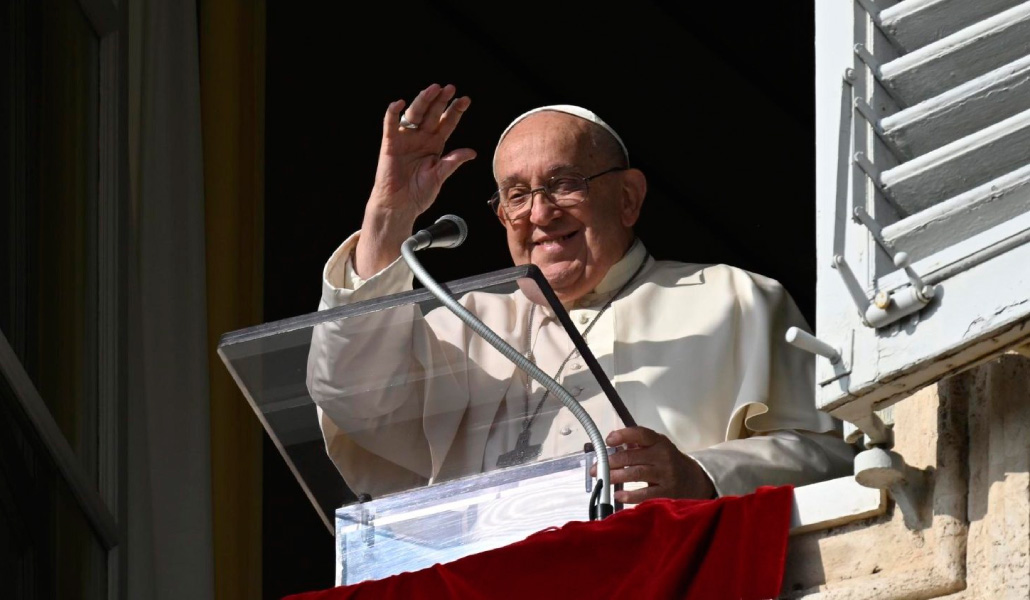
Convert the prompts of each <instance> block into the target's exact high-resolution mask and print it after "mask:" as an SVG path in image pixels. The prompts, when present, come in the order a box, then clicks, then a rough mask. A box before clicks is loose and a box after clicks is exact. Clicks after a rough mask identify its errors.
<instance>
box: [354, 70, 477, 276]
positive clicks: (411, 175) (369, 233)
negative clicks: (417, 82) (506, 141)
mask: <svg viewBox="0 0 1030 600" xmlns="http://www.w3.org/2000/svg"><path fill="white" fill-rule="evenodd" d="M455 93H456V89H455V87H454V86H453V85H450V84H448V85H445V86H443V87H441V86H439V85H438V84H435V83H434V84H432V85H430V86H429V87H427V88H426V89H424V90H422V91H421V92H419V94H418V96H416V97H415V99H414V100H413V101H412V102H411V105H410V106H408V107H407V108H405V102H404V101H403V100H397V101H395V102H392V103H391V104H390V105H389V107H387V109H386V115H385V116H384V117H383V138H382V143H381V145H380V148H379V164H378V166H377V168H376V177H375V185H374V186H373V188H372V194H371V196H370V197H369V200H368V204H367V205H366V207H365V220H364V222H363V223H362V227H361V237H360V239H359V241H358V247H357V249H356V256H355V268H356V269H357V271H358V274H359V275H361V276H363V277H368V276H371V275H372V274H374V273H377V272H379V271H380V270H382V269H383V268H385V267H386V266H388V265H389V264H390V263H391V262H393V261H394V260H395V259H396V258H397V257H398V256H399V255H400V245H401V242H403V241H404V239H406V238H407V237H408V236H409V235H411V229H412V227H413V225H414V223H415V219H416V218H417V217H418V216H419V215H421V214H422V213H423V212H425V211H426V210H427V209H428V208H429V207H430V206H432V204H433V202H434V201H435V200H436V197H437V196H438V195H439V193H440V188H441V186H443V183H444V182H445V181H446V180H447V178H448V177H450V176H451V175H452V174H453V173H454V171H456V170H457V168H458V167H459V166H461V165H462V164H463V163H465V162H467V161H469V160H471V159H473V158H475V156H476V153H475V151H474V150H472V149H471V148H459V149H456V150H453V151H451V152H449V153H447V154H446V155H444V154H443V151H444V146H445V145H446V143H447V140H448V138H450V136H451V133H453V132H454V128H455V127H457V125H458V122H459V121H460V120H461V116H462V114H463V113H464V112H465V111H466V110H467V109H468V107H469V105H470V104H471V102H472V101H471V100H470V99H469V98H468V96H462V97H460V98H455ZM402 116H403V118H404V120H403V121H402V120H401V117H402Z"/></svg>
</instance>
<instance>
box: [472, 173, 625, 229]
mask: <svg viewBox="0 0 1030 600" xmlns="http://www.w3.org/2000/svg"><path fill="white" fill-rule="evenodd" d="M627 168H628V167H612V168H610V169H606V170H604V171H601V172H600V173H597V174H595V175H590V176H587V177H584V176H582V175H577V174H574V173H566V174H562V175H555V176H554V177H552V178H550V179H548V180H547V182H546V183H545V184H544V185H542V186H540V187H536V188H531V187H529V186H528V185H526V184H524V183H515V184H512V185H510V186H507V187H503V188H501V189H499V190H497V191H496V192H494V195H493V196H491V197H490V200H488V201H487V203H488V204H489V205H490V210H492V211H493V212H494V214H496V215H497V216H498V217H500V216H501V215H502V214H503V215H504V216H505V217H507V219H508V221H517V220H518V219H521V218H522V217H524V216H526V215H527V214H529V211H530V208H531V207H532V206H533V198H534V197H536V194H537V192H543V193H544V197H545V198H546V199H547V200H548V201H550V202H551V204H554V205H555V206H557V207H559V208H568V207H570V206H575V205H577V204H579V203H580V202H583V201H584V200H586V197H587V192H588V190H589V188H590V185H589V184H590V181H591V180H592V179H596V178H598V177H600V176H602V175H607V174H608V173H615V172H617V171H625V170H626V169H627ZM502 211H503V212H502Z"/></svg>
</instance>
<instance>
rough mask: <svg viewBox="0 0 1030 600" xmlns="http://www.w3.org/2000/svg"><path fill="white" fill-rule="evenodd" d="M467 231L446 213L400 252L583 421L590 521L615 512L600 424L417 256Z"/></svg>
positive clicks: (459, 239) (447, 302)
mask: <svg viewBox="0 0 1030 600" xmlns="http://www.w3.org/2000/svg"><path fill="white" fill-rule="evenodd" d="M467 234H468V228H467V226H466V225H465V221H464V220H462V219H461V218H460V217H457V216H455V215H444V216H442V217H440V218H439V219H437V221H436V223H434V224H433V225H431V226H430V227H428V228H426V229H423V230H421V231H419V232H418V233H416V234H414V235H412V236H411V237H409V238H408V239H406V240H405V241H404V243H403V244H401V256H403V257H404V261H405V262H407V263H408V267H410V268H411V271H412V273H414V274H415V277H417V278H418V280H419V281H420V282H422V285H424V286H425V287H426V289H428V290H429V291H430V292H431V293H432V294H433V295H434V296H436V298H437V299H438V300H440V302H442V303H443V305H444V306H446V307H447V308H448V309H450V310H451V312H453V313H454V314H455V315H456V316H457V317H458V318H459V319H461V320H462V321H463V322H464V323H465V324H466V325H468V326H469V328H471V329H472V331H474V332H476V334H478V335H479V336H480V337H482V338H483V339H484V340H486V341H487V342H488V343H489V344H490V345H491V346H493V347H494V348H497V350H498V351H499V352H500V353H501V354H503V355H504V356H505V357H507V358H508V360H510V361H512V362H513V363H515V364H516V365H517V366H518V367H519V368H520V369H522V370H523V371H525V372H526V373H528V374H529V375H530V377H532V378H533V379H535V380H537V381H538V382H540V384H541V385H543V386H544V387H545V388H547V389H548V390H550V392H551V393H552V394H554V396H555V397H556V398H558V399H559V400H560V401H561V403H562V404H564V405H565V407H566V408H568V409H569V410H570V411H571V412H572V414H573V415H574V416H575V417H576V419H577V420H579V422H580V423H581V424H582V425H583V428H584V429H585V430H586V432H587V436H588V437H589V438H590V442H591V443H592V444H593V449H594V455H595V456H596V457H597V484H596V485H595V487H594V491H593V493H592V494H591V495H590V506H589V517H590V520H591V521H594V520H599V519H603V518H605V517H607V516H609V515H611V514H612V512H613V509H612V491H611V471H610V468H609V466H608V450H607V446H606V445H605V443H604V438H602V437H601V432H600V430H598V429H597V425H596V424H595V423H594V421H593V419H591V418H590V415H589V414H587V411H585V410H584V409H583V407H582V406H581V405H580V404H579V402H577V401H576V399H575V398H573V397H572V394H570V393H569V392H568V391H567V390H566V389H565V388H563V387H562V386H561V385H559V384H558V382H557V381H555V380H554V379H552V378H551V377H550V376H549V375H548V374H547V373H544V372H543V371H542V370H540V368H539V367H537V366H536V365H535V364H533V362H532V361H530V360H529V359H528V358H526V357H525V356H523V355H522V353H520V352H519V351H518V350H516V349H515V348H513V347H512V346H511V345H510V344H508V343H507V342H505V341H504V340H503V339H501V337H500V336H498V335H497V334H496V333H494V331H493V330H492V329H490V328H489V327H487V326H486V324H484V323H483V322H482V321H480V320H479V319H478V318H477V317H476V316H475V315H474V314H472V312H470V311H469V310H468V309H466V308H465V307H464V306H462V305H461V304H459V303H458V301H457V300H455V299H454V297H453V296H451V294H450V292H448V291H447V290H445V289H444V288H442V287H441V286H440V284H438V283H437V282H436V280H435V279H433V277H432V276H430V275H429V273H428V272H427V271H426V270H425V268H424V267H423V266H422V263H420V262H419V260H418V259H417V258H416V257H415V252H417V251H419V250H424V249H426V248H455V247H457V246H460V245H461V244H462V243H463V242H464V241H465V237H466V236H467Z"/></svg>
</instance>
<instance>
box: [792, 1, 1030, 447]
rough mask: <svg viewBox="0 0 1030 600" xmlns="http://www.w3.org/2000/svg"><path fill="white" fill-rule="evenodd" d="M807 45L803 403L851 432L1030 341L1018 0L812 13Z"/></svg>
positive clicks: (1028, 71)
mask: <svg viewBox="0 0 1030 600" xmlns="http://www.w3.org/2000/svg"><path fill="white" fill-rule="evenodd" d="M816 44H817V50H816V63H817V64H816V88H817V92H816V96H817V100H816V112H817V162H818V164H817V184H816V187H817V239H818V241H817V244H818V283H817V323H816V330H817V332H818V337H819V340H820V341H822V342H823V343H824V344H825V346H821V348H829V349H832V351H830V350H823V351H822V352H820V353H821V354H822V356H823V357H825V358H818V359H817V365H818V366H817V376H818V381H817V385H818V398H819V405H820V408H821V409H823V410H826V411H828V412H830V413H832V414H834V415H835V416H838V417H840V418H842V419H845V420H847V421H850V422H852V423H858V422H862V421H867V420H868V419H869V415H870V414H871V412H872V411H874V410H879V409H882V408H884V407H886V406H889V405H890V404H892V403H893V402H895V401H897V400H900V399H901V398H903V397H905V396H907V395H909V394H911V393H912V392H913V391H914V390H915V389H917V388H919V387H922V386H924V385H926V384H929V383H932V382H933V381H935V380H937V379H939V378H940V377H942V376H944V375H947V374H950V373H954V372H957V371H959V370H962V369H964V368H967V367H969V366H972V365H973V364H975V363H977V362H979V361H982V360H984V359H986V358H989V357H990V356H993V355H995V354H997V353H998V352H1001V351H1004V350H1005V349H1006V348H1009V347H1013V346H1015V345H1018V344H1023V343H1026V342H1027V341H1030V322H1028V319H1030V276H1028V274H1030V244H1028V243H1027V242H1028V241H1030V2H1015V1H1003V0H903V1H901V2H897V3H889V2H887V1H885V0H875V1H874V0H830V1H826V2H824V1H822V0H820V1H817V2H816ZM794 335H795V336H796V335H797V334H796V333H795V334H794ZM799 345H800V343H799ZM808 345H809V347H815V346H814V345H813V343H812V341H811V340H809V344H808ZM867 433H868V432H867Z"/></svg>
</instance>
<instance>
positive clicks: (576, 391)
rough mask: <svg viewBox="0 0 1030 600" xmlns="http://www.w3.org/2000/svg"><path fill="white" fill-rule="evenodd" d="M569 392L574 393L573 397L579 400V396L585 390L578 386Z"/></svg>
mask: <svg viewBox="0 0 1030 600" xmlns="http://www.w3.org/2000/svg"><path fill="white" fill-rule="evenodd" d="M569 391H570V392H572V395H573V396H575V397H577V398H578V397H579V395H580V394H582V393H583V388H581V387H579V386H578V385H577V386H575V387H573V388H572V389H571V390H569Z"/></svg>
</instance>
